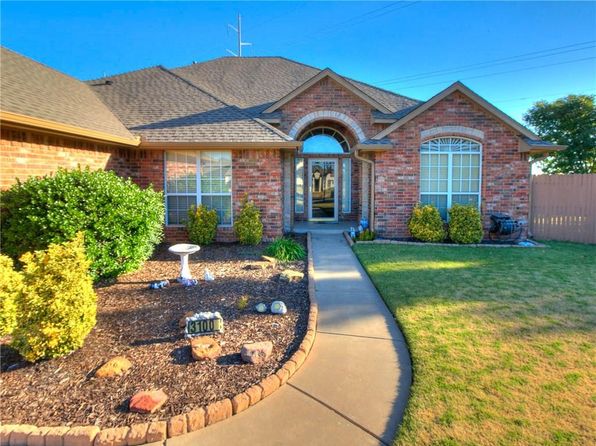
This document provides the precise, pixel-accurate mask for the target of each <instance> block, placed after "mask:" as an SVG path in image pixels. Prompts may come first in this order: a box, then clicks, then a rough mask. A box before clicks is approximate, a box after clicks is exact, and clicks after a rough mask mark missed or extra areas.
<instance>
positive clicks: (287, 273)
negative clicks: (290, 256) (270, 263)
mask: <svg viewBox="0 0 596 446" xmlns="http://www.w3.org/2000/svg"><path fill="white" fill-rule="evenodd" d="M281 278H282V279H283V280H286V281H288V282H300V281H301V280H302V279H303V278H304V273H301V272H300V271H294V270H292V269H286V270H283V271H282V273H281Z"/></svg>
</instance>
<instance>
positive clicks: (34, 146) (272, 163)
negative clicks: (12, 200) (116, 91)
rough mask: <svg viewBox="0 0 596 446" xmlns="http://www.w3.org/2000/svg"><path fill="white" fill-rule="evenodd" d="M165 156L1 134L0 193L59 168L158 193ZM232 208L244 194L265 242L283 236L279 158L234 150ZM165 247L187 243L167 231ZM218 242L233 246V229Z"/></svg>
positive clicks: (179, 231)
mask: <svg viewBox="0 0 596 446" xmlns="http://www.w3.org/2000/svg"><path fill="white" fill-rule="evenodd" d="M164 153H165V152H164V151H163V150H139V149H129V148H124V147H116V146H110V145H104V144H98V143H93V142H88V141H85V140H78V139H75V138H68V137H61V136H53V135H48V134H44V133H41V132H34V131H25V130H18V129H10V128H4V127H3V128H2V132H1V139H0V187H1V188H2V189H6V188H8V187H10V186H11V185H12V184H14V183H15V182H16V178H19V179H22V180H24V179H26V178H27V177H29V176H32V175H35V176H42V175H46V174H51V173H53V172H55V171H56V170H57V169H58V168H59V167H65V168H69V169H72V168H76V167H77V166H79V165H80V166H81V167H85V166H89V167H91V168H92V169H107V170H113V171H115V172H116V173H117V174H118V175H120V176H122V177H130V178H132V180H133V181H134V182H136V183H137V184H139V185H140V186H141V187H147V186H148V185H149V184H153V186H154V188H155V189H156V190H159V191H161V190H163V184H164V177H163V175H164ZM232 187H233V190H232V202H233V208H234V210H233V212H234V216H236V215H238V213H239V211H240V203H241V200H242V197H243V196H244V194H245V193H248V197H249V198H250V199H251V200H254V201H255V203H256V204H257V206H258V207H259V209H260V210H261V213H262V219H263V225H264V236H265V237H266V238H267V239H272V238H275V237H277V236H280V235H281V234H282V232H283V224H282V203H283V201H282V200H283V183H282V167H281V152H280V151H278V150H262V151H259V150H234V151H233V152H232ZM165 235H166V239H167V240H168V241H186V240H187V237H186V230H185V229H184V228H182V227H166V228H165ZM218 240H221V241H232V240H234V231H233V229H232V228H220V229H219V230H218Z"/></svg>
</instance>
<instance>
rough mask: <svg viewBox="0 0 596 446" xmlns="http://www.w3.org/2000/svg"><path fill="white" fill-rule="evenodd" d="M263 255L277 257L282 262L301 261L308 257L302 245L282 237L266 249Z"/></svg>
mask: <svg viewBox="0 0 596 446" xmlns="http://www.w3.org/2000/svg"><path fill="white" fill-rule="evenodd" d="M263 254H265V255H267V256H271V257H275V258H276V259H277V260H281V261H282V262H291V261H293V260H301V259H303V258H304V256H306V251H305V250H304V248H303V247H302V245H301V244H300V243H298V242H297V241H296V240H293V239H291V238H287V237H282V238H278V239H275V240H274V241H273V242H271V243H270V244H269V246H267V248H265V251H263Z"/></svg>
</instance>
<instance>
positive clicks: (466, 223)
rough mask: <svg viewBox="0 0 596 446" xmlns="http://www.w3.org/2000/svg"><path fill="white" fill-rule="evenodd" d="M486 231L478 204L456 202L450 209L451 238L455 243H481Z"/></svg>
mask: <svg viewBox="0 0 596 446" xmlns="http://www.w3.org/2000/svg"><path fill="white" fill-rule="evenodd" d="M483 235H484V232H483V230H482V217H481V216H480V211H479V210H478V208H477V207H476V206H465V205H461V204H454V205H453V207H452V208H451V209H449V238H450V239H451V240H452V241H453V242H455V243H480V241H481V240H482V236H483Z"/></svg>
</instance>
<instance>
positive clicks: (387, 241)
mask: <svg viewBox="0 0 596 446" xmlns="http://www.w3.org/2000/svg"><path fill="white" fill-rule="evenodd" d="M343 234H344V237H345V238H346V241H347V242H348V245H349V246H350V247H352V246H354V245H355V244H356V243H358V244H361V243H362V244H369V245H413V246H459V247H468V248H470V247H471V248H548V246H547V245H545V244H543V243H538V242H536V241H534V240H532V243H534V246H519V245H517V244H513V243H499V244H496V243H495V244H490V243H469V244H462V243H430V242H404V241H400V240H390V239H378V240H367V241H363V242H355V241H354V240H352V237H350V234H349V233H347V232H344V233H343Z"/></svg>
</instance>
